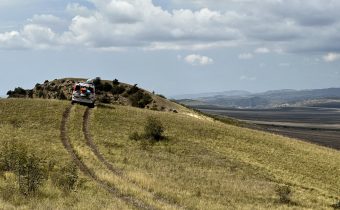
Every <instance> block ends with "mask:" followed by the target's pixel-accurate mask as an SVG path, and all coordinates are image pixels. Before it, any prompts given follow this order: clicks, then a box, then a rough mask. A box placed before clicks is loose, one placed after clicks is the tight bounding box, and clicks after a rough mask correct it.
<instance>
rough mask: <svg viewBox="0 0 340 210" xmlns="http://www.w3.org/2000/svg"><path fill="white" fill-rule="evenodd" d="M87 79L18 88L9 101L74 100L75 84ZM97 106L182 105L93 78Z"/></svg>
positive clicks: (165, 107) (167, 107)
mask: <svg viewBox="0 0 340 210" xmlns="http://www.w3.org/2000/svg"><path fill="white" fill-rule="evenodd" d="M86 80H87V79H84V78H63V79H54V80H51V81H49V80H45V81H44V82H43V83H41V84H40V83H37V84H36V85H35V87H34V88H33V89H28V90H25V89H23V88H20V87H17V88H15V89H14V90H10V91H8V93H7V95H8V97H9V98H42V99H59V100H71V98H72V91H73V86H74V84H76V83H78V82H85V81H86ZM94 83H95V86H96V98H97V102H98V103H104V104H115V105H125V106H134V107H139V108H146V109H151V110H157V111H170V112H177V111H179V110H180V109H181V106H180V105H178V104H176V103H174V102H171V101H169V100H167V99H166V98H165V97H164V96H163V95H158V94H155V93H154V92H149V91H147V90H144V89H142V88H139V87H138V86H137V84H135V85H130V84H126V83H122V82H119V81H118V80H111V81H109V80H101V79H100V78H99V77H97V78H95V79H94Z"/></svg>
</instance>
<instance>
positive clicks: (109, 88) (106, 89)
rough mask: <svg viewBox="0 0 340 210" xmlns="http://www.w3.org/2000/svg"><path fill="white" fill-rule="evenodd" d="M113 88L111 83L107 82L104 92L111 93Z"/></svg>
mask: <svg viewBox="0 0 340 210" xmlns="http://www.w3.org/2000/svg"><path fill="white" fill-rule="evenodd" d="M112 88H113V87H112V85H111V84H110V83H107V82H105V83H104V85H103V91H106V92H111V91H112Z"/></svg>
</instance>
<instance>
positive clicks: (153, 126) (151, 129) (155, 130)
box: [144, 117, 165, 141]
mask: <svg viewBox="0 0 340 210" xmlns="http://www.w3.org/2000/svg"><path fill="white" fill-rule="evenodd" d="M164 130H165V129H164V126H163V125H162V123H161V121H159V120H157V119H156V118H153V117H149V118H148V119H147V121H146V125H145V127H144V135H145V137H146V138H147V139H151V140H155V141H160V140H162V139H164V136H163V133H164Z"/></svg>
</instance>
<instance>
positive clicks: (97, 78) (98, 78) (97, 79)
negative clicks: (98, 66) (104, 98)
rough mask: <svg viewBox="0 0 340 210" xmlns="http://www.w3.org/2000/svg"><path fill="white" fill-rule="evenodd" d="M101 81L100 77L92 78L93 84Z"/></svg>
mask: <svg viewBox="0 0 340 210" xmlns="http://www.w3.org/2000/svg"><path fill="white" fill-rule="evenodd" d="M101 83H102V79H101V78H100V77H96V78H95V79H94V80H93V84H94V85H95V86H97V85H99V84H101Z"/></svg>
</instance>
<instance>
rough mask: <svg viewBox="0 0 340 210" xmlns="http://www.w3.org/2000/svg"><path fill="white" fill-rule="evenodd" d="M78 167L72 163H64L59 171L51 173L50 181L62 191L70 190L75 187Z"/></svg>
mask: <svg viewBox="0 0 340 210" xmlns="http://www.w3.org/2000/svg"><path fill="white" fill-rule="evenodd" d="M78 179H79V175H78V168H77V166H76V165H75V164H74V163H73V162H70V163H66V164H65V165H64V166H62V168H61V169H60V170H59V171H56V172H54V173H53V176H52V181H53V183H54V184H55V185H56V186H57V187H59V188H60V189H61V190H63V191H64V192H70V191H72V190H74V189H75V188H76V184H77V182H78Z"/></svg>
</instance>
